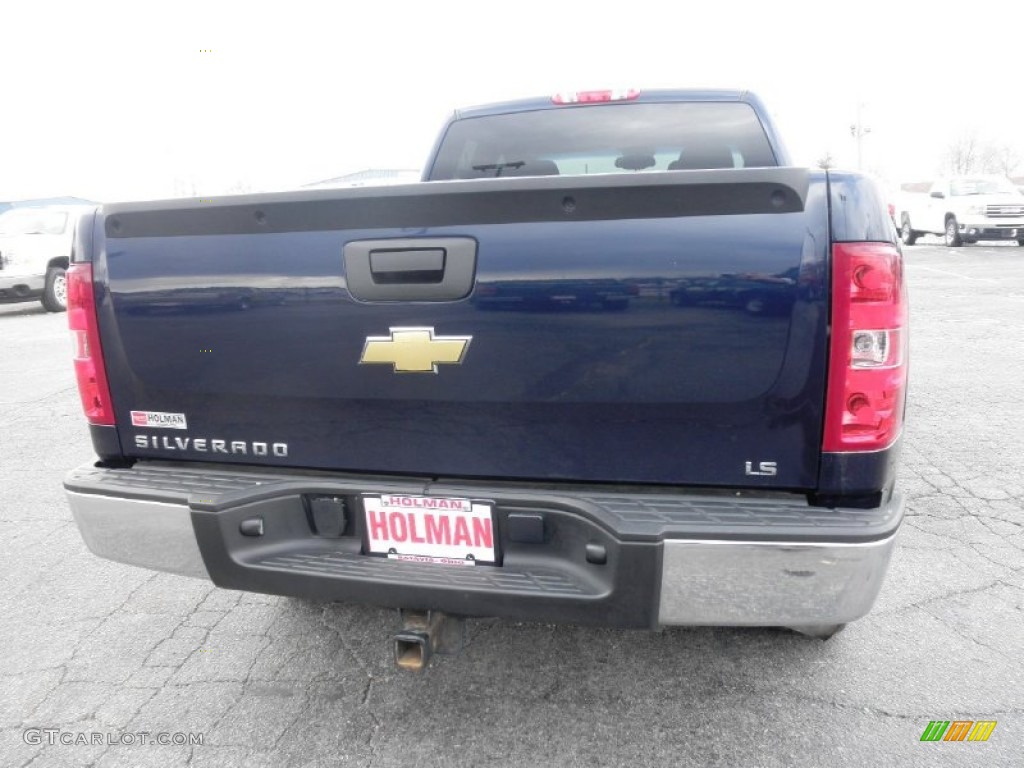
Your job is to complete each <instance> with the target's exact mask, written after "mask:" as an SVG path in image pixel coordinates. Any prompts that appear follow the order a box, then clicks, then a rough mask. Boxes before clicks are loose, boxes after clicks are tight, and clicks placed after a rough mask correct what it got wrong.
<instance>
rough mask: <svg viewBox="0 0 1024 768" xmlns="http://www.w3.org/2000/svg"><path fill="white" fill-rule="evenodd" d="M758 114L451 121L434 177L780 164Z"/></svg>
mask: <svg viewBox="0 0 1024 768" xmlns="http://www.w3.org/2000/svg"><path fill="white" fill-rule="evenodd" d="M777 164H778V163H777V162H776V160H775V156H774V154H773V153H772V150H771V146H770V145H769V143H768V138H767V136H766V135H765V132H764V128H763V127H762V126H761V122H760V121H759V120H758V118H757V114H756V113H755V112H754V110H753V109H752V108H751V107H750V106H749V105H748V104H744V103H740V102H690V103H678V104H665V103H662V104H643V103H636V102H631V103H627V104H603V105H600V106H586V107H560V108H554V109H544V110H538V111H535V112H519V113H510V114H503V115H489V116H486V117H472V118H465V119H462V120H457V121H455V122H454V123H452V124H451V125H450V126H449V128H448V131H447V133H446V134H445V136H444V140H443V141H442V143H441V148H440V150H439V152H438V155H437V160H436V161H435V163H434V167H433V169H432V171H431V174H430V178H431V179H432V180H435V181H436V180H446V179H479V178H495V177H499V176H554V175H563V176H564V175H573V176H577V175H586V174H594V173H637V172H650V171H677V170H695V169H708V168H757V167H768V166H775V165H777Z"/></svg>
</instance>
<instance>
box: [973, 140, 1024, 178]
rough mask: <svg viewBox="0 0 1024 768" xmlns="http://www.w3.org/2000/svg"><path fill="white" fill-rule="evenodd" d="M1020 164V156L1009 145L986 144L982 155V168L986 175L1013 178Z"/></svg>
mask: <svg viewBox="0 0 1024 768" xmlns="http://www.w3.org/2000/svg"><path fill="white" fill-rule="evenodd" d="M1020 164H1021V163H1020V156H1019V155H1018V154H1017V153H1016V152H1014V151H1013V149H1011V148H1010V147H1009V145H1007V144H995V143H988V144H985V146H984V148H983V150H982V153H981V167H982V170H984V171H985V172H986V173H999V174H1002V175H1003V176H1012V175H1013V172H1014V171H1016V170H1017V168H1019V167H1020Z"/></svg>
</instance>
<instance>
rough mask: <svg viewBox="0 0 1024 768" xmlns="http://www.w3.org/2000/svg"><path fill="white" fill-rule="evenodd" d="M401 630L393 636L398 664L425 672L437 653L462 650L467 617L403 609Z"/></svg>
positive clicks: (415, 670) (401, 612)
mask: <svg viewBox="0 0 1024 768" xmlns="http://www.w3.org/2000/svg"><path fill="white" fill-rule="evenodd" d="M398 613H399V617H400V619H401V622H402V629H401V630H399V631H398V632H396V633H395V636H394V637H393V638H392V640H393V641H394V644H395V664H397V665H398V667H399V668H400V669H405V670H409V671H411V672H422V671H423V670H424V669H426V667H427V666H428V665H429V664H430V659H431V658H432V657H433V655H434V654H435V653H437V654H442V655H449V654H456V653H459V652H460V651H461V650H462V649H463V648H464V647H465V644H466V642H465V635H466V621H465V619H462V618H459V617H456V616H449V615H448V614H446V613H441V612H440V611H407V610H404V609H403V610H400V611H399V612H398Z"/></svg>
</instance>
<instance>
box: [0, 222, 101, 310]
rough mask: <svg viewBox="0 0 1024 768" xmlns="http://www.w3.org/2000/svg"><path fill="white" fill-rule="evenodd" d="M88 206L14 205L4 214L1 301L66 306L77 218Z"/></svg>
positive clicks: (0, 235)
mask: <svg viewBox="0 0 1024 768" xmlns="http://www.w3.org/2000/svg"><path fill="white" fill-rule="evenodd" d="M89 210H92V208H90V207H86V206H66V205H61V206H46V207H38V208H11V209H10V210H8V211H4V212H3V213H2V214H0V303H5V304H6V303H10V302H15V301H34V300H36V299H38V300H40V301H42V303H43V306H44V307H46V309H47V310H49V311H50V312H63V311H64V310H65V309H67V283H66V280H65V277H64V274H65V272H66V271H67V268H68V263H69V261H70V258H71V244H72V241H73V239H74V236H75V225H76V223H77V222H78V217H79V216H80V215H81V214H82V213H84V212H85V211H89Z"/></svg>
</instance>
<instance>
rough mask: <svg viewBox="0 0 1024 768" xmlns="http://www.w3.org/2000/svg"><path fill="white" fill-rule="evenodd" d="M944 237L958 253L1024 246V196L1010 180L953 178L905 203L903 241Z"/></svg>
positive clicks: (980, 177) (968, 177) (908, 242)
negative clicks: (1011, 243) (1003, 244)
mask: <svg viewBox="0 0 1024 768" xmlns="http://www.w3.org/2000/svg"><path fill="white" fill-rule="evenodd" d="M925 234H933V235H942V236H943V239H944V240H945V243H946V245H947V246H949V247H951V248H956V247H958V246H961V245H966V244H970V243H976V242H978V241H979V240H1016V241H1017V244H1018V245H1024V197H1022V196H1021V194H1020V191H1019V190H1018V189H1017V188H1016V187H1015V186H1014V184H1013V182H1011V181H1010V180H1009V179H1008V178H1006V177H1005V176H987V175H976V176H952V177H950V178H946V179H939V180H938V181H936V182H935V183H934V184H932V187H931V189H930V190H929V191H928V194H927V195H923V194H916V193H910V194H906V195H904V197H903V200H902V207H901V211H900V236H901V238H902V240H903V242H904V243H906V244H907V245H913V244H914V243H915V242H917V238H918V237H920V236H921V235H925Z"/></svg>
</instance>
